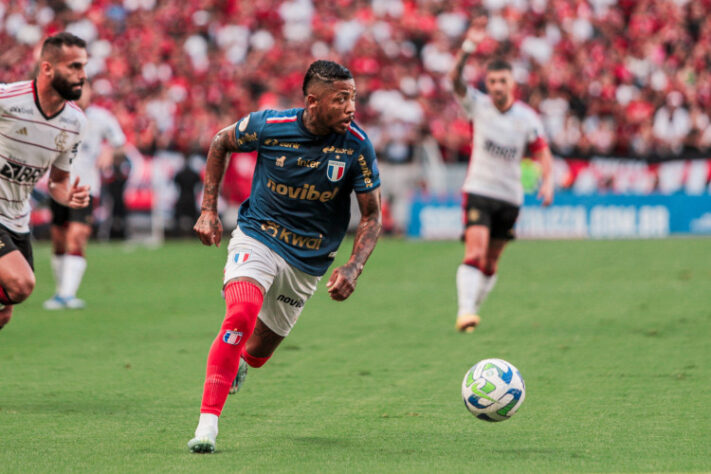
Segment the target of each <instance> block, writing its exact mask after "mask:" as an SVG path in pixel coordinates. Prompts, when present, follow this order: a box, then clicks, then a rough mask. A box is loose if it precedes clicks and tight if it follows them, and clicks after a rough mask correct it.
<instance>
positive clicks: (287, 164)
mask: <svg viewBox="0 0 711 474" xmlns="http://www.w3.org/2000/svg"><path fill="white" fill-rule="evenodd" d="M303 112H304V109H290V110H283V111H276V110H264V111H261V112H253V113H252V114H250V115H248V116H246V117H245V118H243V119H242V120H240V121H239V122H238V123H237V126H236V127H235V134H236V137H237V143H238V144H239V148H240V150H241V151H254V150H257V165H256V167H255V169H254V177H253V180H252V191H251V194H250V196H249V199H247V200H246V201H245V202H244V203H243V204H242V206H241V207H240V209H239V218H238V221H237V222H238V224H239V227H240V229H242V231H243V232H244V233H245V234H247V235H249V236H250V237H253V238H255V239H257V240H259V241H260V242H263V243H264V244H265V245H267V246H268V247H270V248H271V249H273V250H274V251H275V252H277V253H278V254H279V255H281V256H282V257H283V258H284V260H286V261H287V262H288V263H289V264H291V265H293V266H294V267H296V268H298V269H299V270H301V271H303V272H305V273H308V274H310V275H317V276H320V275H323V274H324V273H325V272H326V270H327V269H328V267H329V265H330V264H331V262H332V261H333V259H334V257H335V255H336V250H337V249H338V246H339V245H340V244H341V241H342V240H343V237H344V236H345V234H346V230H347V227H348V223H349V221H350V214H351V213H350V195H351V192H352V191H354V190H355V192H357V193H367V192H370V191H373V190H374V189H376V188H377V187H378V186H380V178H379V176H378V166H377V162H376V158H375V152H374V150H373V145H372V144H371V143H370V140H368V137H367V136H366V134H365V132H363V130H361V129H360V128H359V127H358V126H357V125H355V123H351V125H350V126H349V128H348V131H347V132H346V133H344V134H336V133H333V134H330V135H325V136H318V135H313V134H311V133H310V132H309V131H308V130H307V129H306V127H305V126H304V123H303V121H302V115H303Z"/></svg>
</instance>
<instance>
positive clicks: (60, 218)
mask: <svg viewBox="0 0 711 474" xmlns="http://www.w3.org/2000/svg"><path fill="white" fill-rule="evenodd" d="M49 208H50V209H51V210H52V225H57V226H65V225H67V224H68V223H69V222H79V223H81V224H86V225H88V226H91V225H92V224H93V223H94V217H93V215H94V196H89V205H88V206H86V207H82V208H81V209H72V208H71V207H67V206H63V205H61V204H59V203H58V202H57V201H55V200H54V199H50V200H49Z"/></svg>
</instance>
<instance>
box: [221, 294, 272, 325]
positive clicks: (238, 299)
mask: <svg viewBox="0 0 711 474" xmlns="http://www.w3.org/2000/svg"><path fill="white" fill-rule="evenodd" d="M263 299H264V297H263V295H262V291H261V290H260V289H259V288H258V287H257V286H256V285H254V284H252V283H249V282H245V281H238V282H233V283H229V284H228V285H227V286H226V287H225V304H226V306H227V311H226V312H225V319H224V321H223V322H222V329H234V328H237V327H241V326H243V325H245V324H246V325H247V326H248V329H249V333H250V334H251V332H252V330H253V329H254V324H255V323H256V321H257V314H259V310H260V309H261V307H262V301H263Z"/></svg>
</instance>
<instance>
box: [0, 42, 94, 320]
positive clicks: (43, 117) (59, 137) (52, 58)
mask: <svg viewBox="0 0 711 474" xmlns="http://www.w3.org/2000/svg"><path fill="white" fill-rule="evenodd" d="M86 63H87V54H86V43H85V42H84V40H82V39H81V38H78V37H76V36H74V35H72V34H70V33H59V34H57V35H55V36H52V37H49V38H47V39H46V40H45V41H44V43H43V44H42V50H41V52H40V63H39V68H38V73H37V77H36V78H35V79H34V80H32V81H23V82H15V83H13V84H0V328H2V327H3V326H4V325H5V324H7V322H8V321H9V320H10V317H11V316H12V308H13V306H14V305H16V304H18V303H20V302H22V301H24V300H25V299H27V297H28V296H30V294H31V293H32V290H33V289H34V287H35V275H34V270H33V268H34V267H33V258H32V246H31V244H30V228H29V221H30V202H29V201H30V193H31V192H32V189H33V188H34V186H35V184H37V181H39V179H40V178H41V177H42V176H44V174H45V173H46V172H47V170H49V194H50V195H51V196H52V198H53V199H54V200H56V201H57V202H59V203H62V204H64V205H66V206H69V207H71V208H74V209H78V208H82V207H86V206H87V205H88V204H89V187H88V186H80V185H79V180H78V179H77V180H76V181H75V182H74V183H73V184H70V176H69V170H70V165H71V162H72V159H73V158H74V157H75V156H76V153H77V150H78V149H79V144H80V142H81V138H82V134H83V131H84V128H85V126H86V117H85V116H84V113H83V112H82V111H81V109H79V107H77V106H76V105H75V104H74V103H73V102H71V101H73V100H76V99H78V98H79V97H81V92H82V87H83V84H84V80H85V79H86V73H85V72H84V66H86Z"/></svg>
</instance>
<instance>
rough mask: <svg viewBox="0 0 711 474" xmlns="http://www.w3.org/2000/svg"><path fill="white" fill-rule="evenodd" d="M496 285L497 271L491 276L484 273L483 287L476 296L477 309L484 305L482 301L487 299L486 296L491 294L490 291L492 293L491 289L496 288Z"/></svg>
mask: <svg viewBox="0 0 711 474" xmlns="http://www.w3.org/2000/svg"><path fill="white" fill-rule="evenodd" d="M494 285H496V273H494V274H493V275H491V276H486V275H483V279H482V285H481V288H480V289H479V294H478V295H477V296H476V309H477V310H478V309H479V307H480V306H481V305H482V303H484V300H485V299H486V297H487V296H489V293H491V290H493V289H494Z"/></svg>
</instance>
